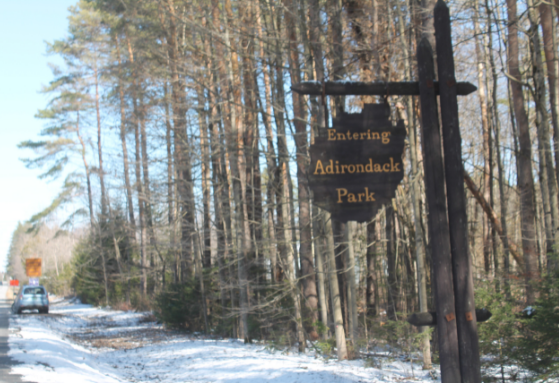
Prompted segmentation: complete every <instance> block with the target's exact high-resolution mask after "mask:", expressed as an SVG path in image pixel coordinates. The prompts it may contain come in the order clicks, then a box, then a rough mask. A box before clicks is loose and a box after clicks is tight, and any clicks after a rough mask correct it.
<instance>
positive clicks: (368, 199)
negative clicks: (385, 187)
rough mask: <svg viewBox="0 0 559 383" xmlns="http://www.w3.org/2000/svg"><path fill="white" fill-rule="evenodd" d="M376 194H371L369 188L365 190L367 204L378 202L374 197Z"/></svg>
mask: <svg viewBox="0 0 559 383" xmlns="http://www.w3.org/2000/svg"><path fill="white" fill-rule="evenodd" d="M374 194H375V193H374V192H373V193H369V188H365V195H366V196H367V199H366V201H367V202H372V201H376V200H375V197H373V195H374Z"/></svg>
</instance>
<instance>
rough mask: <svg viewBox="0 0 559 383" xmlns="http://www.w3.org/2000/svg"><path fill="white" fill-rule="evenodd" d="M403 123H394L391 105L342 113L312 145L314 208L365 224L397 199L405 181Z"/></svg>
mask: <svg viewBox="0 0 559 383" xmlns="http://www.w3.org/2000/svg"><path fill="white" fill-rule="evenodd" d="M405 138H406V130H405V128H404V122H403V121H402V120H400V121H398V123H397V124H396V126H393V125H392V123H391V122H390V107H389V106H388V104H365V105H364V108H363V110H362V111H361V113H351V114H349V113H342V114H341V115H340V116H339V117H337V118H335V119H334V121H333V127H332V128H329V129H326V132H323V133H321V134H320V136H318V137H316V138H315V143H314V144H313V145H311V146H310V157H311V164H310V168H309V186H310V188H311V190H312V191H313V198H314V199H313V201H314V203H315V204H316V205H317V206H319V207H321V208H323V209H325V210H327V211H329V212H330V213H331V214H332V217H333V218H335V219H337V220H339V221H342V222H347V221H357V222H366V221H368V220H370V219H371V218H372V217H373V216H374V215H375V213H376V212H377V211H378V209H379V208H380V207H381V206H382V205H383V204H386V203H388V202H390V200H391V199H392V198H394V195H395V191H396V187H397V186H398V184H399V183H400V181H402V178H403V177H404V169H403V167H404V165H403V162H402V153H403V151H404V140H405Z"/></svg>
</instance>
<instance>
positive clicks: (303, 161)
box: [284, 0, 318, 351]
mask: <svg viewBox="0 0 559 383" xmlns="http://www.w3.org/2000/svg"><path fill="white" fill-rule="evenodd" d="M284 4H285V5H286V8H287V12H285V16H286V29H287V34H288V39H289V55H288V59H289V69H290V77H291V83H292V85H294V84H296V83H299V82H301V72H300V69H299V68H300V62H299V53H298V51H297V36H296V35H295V31H296V25H295V12H296V10H297V7H296V5H295V4H294V0H291V1H288V0H284ZM292 98H293V116H294V121H293V124H294V125H295V137H294V139H295V145H296V152H297V182H298V185H297V186H298V187H297V189H298V192H299V198H298V200H299V236H300V238H299V253H300V259H301V282H302V289H303V291H302V293H303V297H304V299H305V305H306V307H307V309H308V319H309V320H310V323H311V326H310V331H309V335H310V336H311V338H312V340H316V339H318V334H317V332H316V329H315V328H314V326H313V325H312V323H314V322H316V321H317V320H318V300H317V296H316V278H315V273H314V261H313V256H312V233H311V209H310V189H309V181H308V176H307V168H308V165H309V161H308V158H309V156H308V140H307V128H306V125H307V112H306V104H305V103H304V102H303V101H304V100H302V97H301V96H300V95H299V94H298V93H296V92H292ZM303 343H304V342H303ZM300 351H304V345H303V348H302V349H301V348H300Z"/></svg>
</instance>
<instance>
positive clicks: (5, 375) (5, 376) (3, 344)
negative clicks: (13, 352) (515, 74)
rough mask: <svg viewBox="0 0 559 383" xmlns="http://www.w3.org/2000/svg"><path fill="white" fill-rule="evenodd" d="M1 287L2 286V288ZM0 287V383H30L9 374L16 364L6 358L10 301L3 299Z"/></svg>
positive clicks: (4, 291)
mask: <svg viewBox="0 0 559 383" xmlns="http://www.w3.org/2000/svg"><path fill="white" fill-rule="evenodd" d="M2 287H3V286H2ZM2 287H0V383H32V382H29V381H27V380H22V378H21V375H14V374H10V371H11V370H12V367H13V366H15V365H17V364H18V362H16V361H14V360H13V359H12V358H10V357H9V356H8V350H9V349H10V347H9V346H8V335H9V330H8V326H9V323H10V314H11V310H10V307H11V306H12V301H11V300H7V299H5V296H6V288H5V287H4V288H2Z"/></svg>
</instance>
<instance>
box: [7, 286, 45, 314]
mask: <svg viewBox="0 0 559 383" xmlns="http://www.w3.org/2000/svg"><path fill="white" fill-rule="evenodd" d="M35 309H36V310H39V314H48V313H49V294H48V293H47V289H45V288H44V287H43V286H29V285H25V286H21V288H20V289H19V292H18V293H17V296H16V298H15V301H14V304H13V305H12V311H13V312H14V313H17V314H21V313H22V312H23V310H35Z"/></svg>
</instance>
